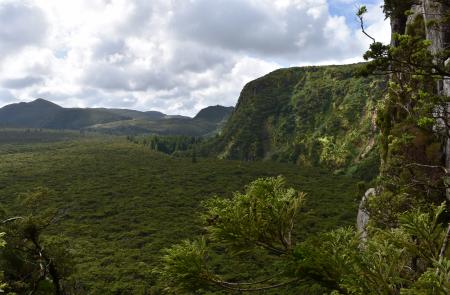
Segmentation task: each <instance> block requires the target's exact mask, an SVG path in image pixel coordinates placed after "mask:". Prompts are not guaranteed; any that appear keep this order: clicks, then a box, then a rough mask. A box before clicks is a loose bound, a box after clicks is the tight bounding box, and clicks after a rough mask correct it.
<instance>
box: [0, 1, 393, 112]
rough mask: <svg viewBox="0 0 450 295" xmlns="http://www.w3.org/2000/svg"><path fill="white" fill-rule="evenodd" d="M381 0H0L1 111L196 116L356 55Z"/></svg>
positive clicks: (376, 26)
mask: <svg viewBox="0 0 450 295" xmlns="http://www.w3.org/2000/svg"><path fill="white" fill-rule="evenodd" d="M381 2H382V1H381V0H360V1H357V0H71V1H61V0H0V106H3V105H6V104H9V103H15V102H20V101H31V100H34V99H36V98H44V99H47V100H50V101H53V102H55V103H57V104H59V105H61V106H65V107H114V108H131V109H137V110H143V111H147V110H157V111H162V112H164V113H166V114H181V115H190V116H192V115H194V114H195V113H196V112H197V111H199V110H200V109H202V108H204V107H206V106H210V105H217V104H220V105H225V106H233V105H235V104H236V102H237V100H238V97H239V93H240V91H241V89H242V87H243V86H244V85H245V84H246V83H248V82H249V81H251V80H253V79H256V78H258V77H260V76H263V75H265V74H267V73H269V72H271V71H273V70H275V69H278V68H282V67H292V66H305V65H325V64H345V63H354V62H359V61H362V54H363V53H364V52H365V51H366V50H367V49H368V47H369V44H370V42H371V41H370V39H368V38H367V37H365V36H364V35H363V34H362V33H361V32H360V28H359V23H358V22H357V20H356V18H355V12H356V10H357V7H358V6H359V5H361V4H364V5H367V7H368V10H369V13H368V15H367V17H366V22H367V29H368V31H369V32H370V34H372V35H373V36H374V37H375V38H376V39H377V41H382V42H386V43H387V42H389V39H390V27H389V23H388V21H386V20H385V19H384V15H383V14H382V11H381V8H380V7H381Z"/></svg>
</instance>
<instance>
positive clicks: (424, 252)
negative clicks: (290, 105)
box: [161, 0, 450, 295]
mask: <svg viewBox="0 0 450 295" xmlns="http://www.w3.org/2000/svg"><path fill="white" fill-rule="evenodd" d="M412 4H420V5H421V6H414V7H413V6H412ZM412 8H414V9H412ZM366 11H367V10H366V9H365V7H362V8H361V9H360V10H359V12H358V17H360V20H361V27H362V30H363V32H364V33H366V34H367V32H366V31H365V28H364V22H363V20H364V19H363V16H364V14H365V13H366ZM384 11H385V13H386V16H387V17H390V18H391V23H392V24H393V28H392V29H393V40H392V42H391V44H390V45H384V44H381V43H378V42H376V40H374V39H372V40H373V43H372V45H371V47H370V50H369V51H368V52H367V53H366V54H365V58H366V59H367V60H368V61H369V63H368V64H367V66H366V69H365V72H366V73H371V74H380V75H385V76H386V79H387V81H388V92H387V95H386V97H385V99H383V101H382V102H381V103H380V106H379V108H378V120H377V124H378V126H379V127H380V129H381V145H382V148H381V153H382V158H383V165H382V172H381V175H380V177H379V180H378V186H379V187H380V189H379V190H380V191H381V193H380V194H379V195H378V196H377V197H375V198H372V199H370V200H369V203H368V204H367V208H366V209H367V210H368V212H369V214H370V217H371V219H370V223H369V226H368V229H367V231H368V232H367V239H365V240H364V241H363V240H361V238H360V236H359V233H358V232H357V231H355V229H354V228H340V229H337V230H334V231H331V232H328V233H324V234H318V235H315V236H312V237H309V238H308V239H307V240H306V241H304V242H301V243H296V242H295V241H294V240H289V239H288V241H290V242H286V240H285V239H284V238H283V237H286V235H285V234H283V233H284V231H283V230H281V229H283V228H285V227H283V225H284V224H285V223H284V222H280V220H290V221H291V222H292V227H293V226H294V225H293V224H294V222H295V217H293V215H292V214H291V213H292V212H294V211H295V212H297V211H296V210H298V208H299V207H300V205H301V203H302V201H301V200H302V198H292V199H290V200H291V201H289V202H285V203H284V204H285V205H286V206H285V207H281V208H291V209H294V210H290V209H289V210H287V211H286V210H279V208H280V207H279V204H282V203H283V202H279V201H280V200H281V199H283V198H273V196H274V195H277V194H274V193H273V192H274V191H276V190H275V189H274V188H275V187H279V186H278V185H277V181H276V180H274V179H261V180H258V181H256V182H254V183H252V184H250V185H249V187H248V188H247V190H246V192H245V194H238V193H237V194H235V195H234V198H233V199H231V200H223V199H217V198H214V199H213V200H212V201H208V202H206V209H207V215H206V216H207V218H205V222H206V224H207V234H206V235H205V237H203V238H202V239H199V240H197V241H194V242H191V241H185V242H183V243H181V244H180V245H176V246H174V247H172V248H170V249H169V250H167V254H166V256H164V259H163V262H164V265H163V267H162V270H161V280H162V282H163V283H164V284H166V285H167V286H168V289H169V290H176V288H177V287H176V286H179V287H180V288H182V289H185V290H186V289H187V290H190V291H193V290H197V289H198V288H201V287H204V286H205V285H207V286H217V287H221V288H225V289H228V290H236V291H261V290H266V289H270V288H279V287H281V286H284V285H285V284H295V285H308V284H312V283H318V284H320V285H321V286H322V287H323V288H325V291H324V292H322V293H332V294H393V295H397V294H449V292H450V283H449V282H450V261H449V259H448V242H449V236H450V225H448V220H449V217H448V212H447V211H448V210H447V205H446V203H445V202H443V201H444V200H445V199H446V194H447V197H448V196H449V192H450V191H449V186H448V183H450V182H449V181H448V178H449V170H450V149H449V148H444V149H443V148H442V147H443V146H445V147H449V146H450V131H449V130H450V128H449V127H450V124H449V122H450V116H449V112H450V111H449V109H450V108H449V101H450V100H449V94H448V92H445V91H444V90H446V91H450V86H449V85H448V79H449V78H448V77H449V76H450V71H449V69H450V62H448V60H449V57H450V50H449V47H448V44H449V43H448V42H449V40H445V38H447V39H450V38H449V36H450V34H449V27H450V22H449V20H450V9H449V5H448V1H442V0H423V1H404V0H386V1H385V6H384ZM439 36H440V37H439ZM369 37H370V35H369ZM441 37H442V38H441ZM439 38H441V39H439ZM443 40H444V41H443ZM446 42H447V43H446ZM444 84H446V85H447V86H446V87H449V88H448V89H446V88H445V87H442V86H443V85H444ZM323 143H327V142H326V141H324V142H323ZM255 191H256V192H259V193H260V194H258V196H260V197H258V198H256V200H258V202H257V203H258V204H260V205H261V206H259V205H255V203H253V202H252V200H254V199H253V198H252V197H251V196H252V195H254V194H253V192H255ZM287 191H289V190H286V194H284V193H283V194H281V195H290V196H292V194H290V193H287ZM294 200H296V201H295V202H294ZM297 202H298V203H297ZM294 204H296V205H294ZM297 205H298V206H297ZM254 208H256V209H254ZM277 208H278V209H277ZM275 212H276V214H275ZM274 216H276V218H275V219H273V217H274ZM294 216H295V214H294ZM279 225H281V226H279ZM277 226H278V227H277ZM274 228H276V229H275V230H274ZM273 233H277V234H274V235H272V234H273ZM287 236H289V235H287ZM283 241H284V242H283ZM214 243H220V244H221V245H225V246H226V247H228V248H233V249H235V250H240V251H248V250H249V249H252V248H254V247H261V248H264V249H265V250H266V251H268V253H269V254H271V255H274V256H275V257H277V258H278V259H279V260H280V264H278V265H279V270H281V271H280V272H278V273H277V274H275V275H273V276H270V277H269V278H268V279H266V280H263V281H255V282H253V281H252V282H248V283H239V282H235V281H229V280H228V281H226V280H224V279H223V275H222V276H219V275H217V274H216V273H215V272H213V271H212V270H213V269H215V268H213V267H212V266H211V265H210V262H211V261H210V257H211V253H212V249H214V247H213V245H214ZM274 280H277V282H274ZM174 288H175V289H174Z"/></svg>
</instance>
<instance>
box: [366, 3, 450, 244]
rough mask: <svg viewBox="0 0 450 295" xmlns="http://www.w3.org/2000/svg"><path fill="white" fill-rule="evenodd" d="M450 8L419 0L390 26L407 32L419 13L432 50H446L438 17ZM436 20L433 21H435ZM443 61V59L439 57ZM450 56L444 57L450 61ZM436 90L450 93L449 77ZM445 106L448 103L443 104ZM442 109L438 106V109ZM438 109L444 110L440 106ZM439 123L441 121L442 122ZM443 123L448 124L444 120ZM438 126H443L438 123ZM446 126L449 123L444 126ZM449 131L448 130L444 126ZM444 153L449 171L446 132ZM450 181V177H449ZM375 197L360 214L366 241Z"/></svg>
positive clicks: (448, 41)
mask: <svg viewBox="0 0 450 295" xmlns="http://www.w3.org/2000/svg"><path fill="white" fill-rule="evenodd" d="M449 9H450V1H442V0H419V1H416V3H415V4H414V5H412V6H411V8H410V12H411V13H410V14H409V16H408V17H407V18H405V17H404V14H403V13H400V14H397V15H391V30H392V34H394V33H400V34H404V33H405V30H406V29H407V27H408V25H410V24H413V23H414V21H415V20H416V18H417V17H423V19H424V25H425V33H426V38H427V39H428V40H430V41H431V46H430V51H431V52H432V53H433V54H436V53H439V52H441V51H443V50H444V49H445V48H448V47H449V45H450V28H449V26H447V25H444V24H441V23H439V22H438V21H437V20H438V19H439V18H440V17H441V16H443V15H445V14H446V12H447V13H448V11H449ZM432 24H434V25H432ZM391 45H392V46H395V45H396V44H395V40H394V38H392V40H391ZM436 62H440V61H436ZM449 62H450V60H447V61H445V63H449ZM436 88H437V89H436V92H437V93H439V94H440V95H444V96H450V79H443V80H442V81H439V82H438V85H437V86H436ZM443 108H445V106H444V107H443ZM446 108H447V112H448V113H450V105H447V107H446ZM438 111H439V110H438ZM439 112H443V110H440V111H439ZM437 125H440V124H439V122H438V124H437ZM442 125H443V126H446V125H445V124H443V123H442ZM435 127H436V129H442V126H435ZM445 128H446V127H445ZM442 131H443V132H445V133H446V134H448V133H449V132H450V131H449V130H442ZM444 154H445V166H446V168H447V170H448V171H450V138H449V137H448V136H447V140H446V142H445V145H444ZM448 181H449V180H448ZM446 194H447V199H448V200H450V189H447V192H446ZM370 197H376V190H375V189H373V188H371V189H369V190H368V191H367V192H366V193H365V195H364V197H363V198H362V200H361V202H360V205H359V210H358V217H357V228H358V231H359V232H360V233H361V238H362V240H363V241H364V240H365V239H366V238H367V232H366V226H367V223H368V221H369V215H368V213H367V212H366V211H365V210H364V207H365V203H366V201H367V199H368V198H370Z"/></svg>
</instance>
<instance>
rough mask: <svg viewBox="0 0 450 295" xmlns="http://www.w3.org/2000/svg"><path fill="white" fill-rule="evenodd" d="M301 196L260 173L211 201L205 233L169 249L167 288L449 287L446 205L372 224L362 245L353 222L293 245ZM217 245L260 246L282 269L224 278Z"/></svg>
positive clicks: (360, 290) (352, 290)
mask: <svg viewBox="0 0 450 295" xmlns="http://www.w3.org/2000/svg"><path fill="white" fill-rule="evenodd" d="M303 202H304V194H303V193H298V192H296V191H294V190H293V189H286V188H285V187H284V180H283V178H281V177H278V178H265V179H258V180H256V181H254V182H252V183H251V184H249V186H248V187H247V188H246V191H245V193H244V194H241V193H235V194H234V197H233V198H232V199H220V198H213V199H211V200H209V201H207V202H206V203H205V206H206V209H207V210H206V214H205V215H204V216H203V219H204V222H205V224H206V225H207V234H206V235H205V236H203V237H200V238H198V239H195V240H192V241H189V240H186V241H183V242H181V243H180V244H178V245H174V246H173V247H171V248H169V249H167V250H166V255H165V256H164V257H163V266H162V268H161V270H160V278H161V281H162V283H163V284H164V285H165V286H166V290H168V291H170V292H175V293H177V292H189V291H191V292H192V291H195V290H199V289H202V288H211V287H213V288H214V287H216V288H223V289H226V290H230V291H241V292H244V291H247V292H251V291H263V290H269V289H274V288H281V287H284V286H286V285H289V284H290V285H297V286H301V285H304V286H308V285H312V284H320V285H321V286H322V287H323V289H322V290H323V292H324V293H325V292H335V293H334V294H400V293H401V294H423V293H420V292H421V291H420V290H422V291H423V290H426V289H425V288H428V289H427V290H430V292H431V293H429V294H441V293H439V292H440V291H438V290H449V289H448V288H449V287H450V283H449V279H450V272H449V269H450V268H449V267H450V262H449V260H447V258H446V257H445V253H446V251H447V242H448V233H447V231H446V229H445V227H444V226H443V224H442V222H441V218H442V217H443V213H444V211H445V205H444V204H442V205H440V206H437V207H433V209H432V210H431V212H429V213H424V212H422V211H420V210H418V209H417V210H413V211H411V212H407V213H403V214H400V216H399V220H400V221H399V226H398V227H396V228H390V229H380V228H376V227H373V228H371V229H370V235H369V237H370V238H369V239H368V240H367V242H366V243H365V244H361V239H360V237H359V233H357V232H356V231H355V229H353V228H340V229H337V230H334V231H331V232H328V233H323V234H318V235H316V236H313V237H310V238H309V239H307V240H306V241H304V242H301V243H296V241H295V240H294V239H292V230H293V228H294V226H295V220H296V219H297V213H298V212H299V209H300V208H301V206H302V204H303ZM215 245H221V246H222V247H226V248H227V249H233V250H234V251H251V250H252V249H254V248H256V247H259V248H263V249H265V250H266V251H267V253H269V254H270V255H272V256H274V257H276V258H277V259H278V260H279V262H280V263H279V264H278V265H279V267H278V269H277V272H276V273H273V274H272V275H269V276H268V277H267V278H265V279H262V280H254V281H250V282H245V283H242V282H236V281H234V280H231V281H229V280H228V281H227V280H224V279H223V275H222V276H221V275H218V274H216V273H215V272H214V271H213V269H216V268H215V266H214V265H213V264H212V261H211V257H212V255H213V252H214V247H215ZM221 253H223V250H222V251H221ZM216 270H217V269H216ZM336 292H337V293H336ZM442 294H444V293H442ZM445 294H447V293H445Z"/></svg>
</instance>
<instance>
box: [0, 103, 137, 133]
mask: <svg viewBox="0 0 450 295" xmlns="http://www.w3.org/2000/svg"><path fill="white" fill-rule="evenodd" d="M126 119H130V117H126V116H122V115H119V114H115V113H112V112H109V111H108V110H106V109H77V108H73V109H71V108H63V107H60V106H58V105H56V104H54V103H52V102H50V101H47V100H44V99H36V100H34V101H32V102H28V103H25V102H21V103H16V104H10V105H7V106H5V107H3V108H0V127H3V128H5V127H7V128H49V129H81V128H84V127H87V126H90V125H94V124H100V123H107V122H112V121H120V120H126Z"/></svg>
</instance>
